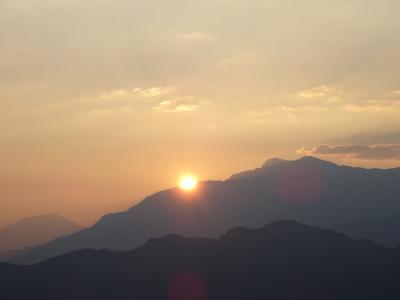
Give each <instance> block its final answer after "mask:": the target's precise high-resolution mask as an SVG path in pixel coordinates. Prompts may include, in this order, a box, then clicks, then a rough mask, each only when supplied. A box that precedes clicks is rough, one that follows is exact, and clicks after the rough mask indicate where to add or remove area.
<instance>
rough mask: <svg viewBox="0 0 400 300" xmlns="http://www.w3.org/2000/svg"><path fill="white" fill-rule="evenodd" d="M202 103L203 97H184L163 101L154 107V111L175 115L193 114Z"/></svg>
mask: <svg viewBox="0 0 400 300" xmlns="http://www.w3.org/2000/svg"><path fill="white" fill-rule="evenodd" d="M202 102H203V100H202V98H201V97H195V96H182V97H178V98H175V99H173V98H172V99H168V100H163V101H161V102H159V103H158V104H157V105H156V106H154V107H153V110H156V111H161V112H174V113H184V112H193V111H195V110H197V108H198V107H199V105H200V104H201V103H202Z"/></svg>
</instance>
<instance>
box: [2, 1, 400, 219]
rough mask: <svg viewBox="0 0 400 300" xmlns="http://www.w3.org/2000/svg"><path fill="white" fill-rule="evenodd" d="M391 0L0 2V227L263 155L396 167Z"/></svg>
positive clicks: (396, 62) (395, 4) (95, 210)
mask: <svg viewBox="0 0 400 300" xmlns="http://www.w3.org/2000/svg"><path fill="white" fill-rule="evenodd" d="M399 11H400V2H399V1H398V0H381V1H376V0H335V1H332V0H303V1H298V0H292V1H289V0H275V1H274V0H263V1H261V0H253V1H252V0H201V1H200V0H199V1H191V0H179V1H178V0H169V1H166V0H141V1H137V0H85V1H82V0H0V226H1V225H4V224H6V223H9V222H12V221H14V220H15V219H17V218H20V217H24V216H28V215H32V214H39V213H45V212H51V213H59V214H63V215H65V216H67V217H70V218H73V219H74V220H76V221H78V222H80V223H81V224H84V225H86V224H90V223H91V222H94V221H95V220H96V219H97V218H99V217H100V216H101V215H102V214H104V213H106V212H110V211H113V210H119V209H124V208H127V207H129V206H130V205H131V204H132V203H135V202H137V201H138V200H140V199H141V197H143V196H145V195H147V194H149V193H152V192H155V191H158V190H160V189H164V188H167V187H170V186H174V185H175V184H176V180H177V178H178V177H179V175H180V174H181V173H183V172H186V171H191V172H194V173H195V174H198V176H199V177H200V178H202V179H223V178H225V177H227V176H228V175H230V174H231V173H233V172H236V171H240V170H242V169H249V168H255V167H257V166H258V165H260V164H261V163H262V162H263V161H264V160H266V159H267V158H270V157H274V156H279V157H283V158H289V159H292V158H296V157H299V156H301V155H306V154H308V155H318V156H320V157H322V158H326V159H330V160H333V161H336V162H339V163H345V164H351V165H360V166H366V167H376V166H379V167H392V166H398V165H400V59H399V53H400V18H399Z"/></svg>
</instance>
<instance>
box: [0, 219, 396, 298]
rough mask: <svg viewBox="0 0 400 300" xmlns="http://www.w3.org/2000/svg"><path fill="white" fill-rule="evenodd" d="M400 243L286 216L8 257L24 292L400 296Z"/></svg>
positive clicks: (9, 270) (7, 276) (6, 287)
mask: <svg viewBox="0 0 400 300" xmlns="http://www.w3.org/2000/svg"><path fill="white" fill-rule="evenodd" d="M399 280H400V250H399V249H393V248H385V247H383V246H378V245H377V244H374V243H372V242H369V241H365V240H351V239H349V238H347V237H346V236H345V235H343V234H338V233H335V232H333V231H329V230H323V229H319V228H316V227H311V226H306V225H301V224H298V223H295V222H291V221H279V222H274V223H272V224H270V225H267V226H264V227H262V228H260V229H256V230H252V229H247V228H243V227H242V228H236V229H233V230H230V231H229V232H228V233H226V234H225V235H223V236H222V237H220V238H219V239H216V240H212V239H205V238H183V237H180V236H176V235H170V236H166V237H163V238H156V239H151V240H150V241H148V242H147V243H146V244H145V245H144V246H142V247H140V248H138V249H136V250H133V251H129V252H112V251H109V250H80V251H77V252H73V253H70V254H67V255H63V256H60V257H56V258H53V259H50V260H48V261H46V262H44V263H41V264H37V265H34V266H13V265H8V264H3V265H0V281H1V282H2V290H1V293H2V296H3V297H4V298H5V299H9V300H19V299H42V300H45V299H74V300H80V299H82V300H83V299H84V300H87V299H96V300H102V299H107V300H108V299H141V300H150V299H152V300H153V299H167V300H183V299H193V300H205V299H209V300H213V299H234V300H242V299H243V300H247V299H252V300H261V299H263V300H264V299H274V300H294V299H296V300H302V299H304V300H305V299H307V300H317V299H318V300H322V299H324V300H327V299H328V300H331V299H332V300H333V299H341V300H347V299H349V300H350V299H351V300H358V299H360V300H361V299H362V300H368V299H374V300H375V299H387V300H391V299H400V286H399V284H398V282H399Z"/></svg>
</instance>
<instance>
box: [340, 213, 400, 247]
mask: <svg viewBox="0 0 400 300" xmlns="http://www.w3.org/2000/svg"><path fill="white" fill-rule="evenodd" d="M335 230H337V231H339V232H343V233H345V234H347V235H348V236H350V237H353V238H363V239H369V240H373V241H375V242H377V243H379V244H382V245H385V246H389V247H398V246H400V213H399V214H396V215H394V216H391V217H388V218H374V219H362V220H355V221H350V222H347V223H345V224H342V225H340V226H337V227H336V228H335Z"/></svg>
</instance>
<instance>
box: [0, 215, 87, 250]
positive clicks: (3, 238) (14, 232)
mask: <svg viewBox="0 0 400 300" xmlns="http://www.w3.org/2000/svg"><path fill="white" fill-rule="evenodd" d="M81 229H82V227H81V226H79V225H78V224H76V223H74V222H72V221H70V220H68V219H66V218H64V217H61V216H58V215H51V214H46V215H40V216H34V217H29V218H25V219H22V220H20V221H18V222H16V223H13V224H11V225H8V226H6V227H4V228H0V251H2V252H3V251H10V250H15V249H21V248H25V247H28V246H33V245H40V244H43V243H46V242H48V241H50V240H53V239H54V238H57V237H61V236H64V235H68V234H71V233H74V232H76V231H78V230H81ZM10 253H11V252H10Z"/></svg>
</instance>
